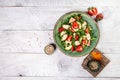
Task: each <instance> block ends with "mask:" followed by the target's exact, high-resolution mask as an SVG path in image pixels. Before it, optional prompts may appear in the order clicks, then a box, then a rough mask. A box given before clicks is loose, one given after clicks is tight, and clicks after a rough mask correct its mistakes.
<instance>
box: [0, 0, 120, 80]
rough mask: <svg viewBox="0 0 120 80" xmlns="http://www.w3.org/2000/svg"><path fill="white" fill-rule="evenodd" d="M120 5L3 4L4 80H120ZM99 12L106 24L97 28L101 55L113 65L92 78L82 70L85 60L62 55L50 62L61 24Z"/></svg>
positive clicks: (87, 1) (19, 0)
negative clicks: (72, 14) (75, 14)
mask: <svg viewBox="0 0 120 80" xmlns="http://www.w3.org/2000/svg"><path fill="white" fill-rule="evenodd" d="M119 3H120V1H119V0H0V80H120V6H119ZM89 6H96V7H97V8H98V10H99V12H101V13H103V15H104V20H102V21H101V22H99V23H98V25H99V28H100V41H99V43H98V45H97V49H99V50H100V51H102V52H104V55H105V56H106V57H108V58H109V59H110V61H111V62H110V63H109V64H108V65H107V66H106V67H105V68H104V70H103V71H102V72H101V73H100V74H99V75H98V76H97V78H93V77H92V76H91V75H90V74H89V73H88V72H87V71H86V70H84V69H83V68H82V67H81V63H82V61H83V59H84V58H85V57H86V56H84V57H80V58H72V57H68V56H66V55H64V54H63V53H61V52H60V51H59V50H58V49H57V50H56V51H55V53H54V54H53V55H51V56H48V55H46V54H45V53H44V47H45V45H47V44H49V43H51V42H54V41H53V36H52V35H53V28H54V24H55V23H56V21H57V19H58V18H59V17H60V16H61V15H63V14H65V13H66V12H69V11H73V10H74V11H75V10H79V11H86V10H87V8H88V7H89Z"/></svg>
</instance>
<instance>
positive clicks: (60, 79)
mask: <svg viewBox="0 0 120 80" xmlns="http://www.w3.org/2000/svg"><path fill="white" fill-rule="evenodd" d="M119 79H120V78H71V77H70V78H69V77H67V78H66V77H21V78H20V77H1V78H0V80H119Z"/></svg>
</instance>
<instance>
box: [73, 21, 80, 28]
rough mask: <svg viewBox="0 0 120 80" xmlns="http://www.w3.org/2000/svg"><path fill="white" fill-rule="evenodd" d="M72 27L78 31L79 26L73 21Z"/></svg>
mask: <svg viewBox="0 0 120 80" xmlns="http://www.w3.org/2000/svg"><path fill="white" fill-rule="evenodd" d="M72 27H73V28H74V29H78V28H79V24H78V23H77V22H76V21H75V22H73V24H72Z"/></svg>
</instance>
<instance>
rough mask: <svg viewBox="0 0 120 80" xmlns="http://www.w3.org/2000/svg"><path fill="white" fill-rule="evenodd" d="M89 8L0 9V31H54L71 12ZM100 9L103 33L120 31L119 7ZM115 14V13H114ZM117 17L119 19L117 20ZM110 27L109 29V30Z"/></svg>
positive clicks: (100, 24)
mask: <svg viewBox="0 0 120 80" xmlns="http://www.w3.org/2000/svg"><path fill="white" fill-rule="evenodd" d="M87 8H88V7H81V6H80V7H75V6H70V7H64V6H63V7H49V8H48V7H0V30H52V29H53V28H54V25H55V23H56V21H57V20H58V19H59V17H60V16H62V15H63V14H65V13H67V12H70V11H86V10H87ZM117 8H118V9H116V7H102V6H100V7H98V10H99V12H101V13H103V15H104V20H103V21H101V22H100V23H99V24H98V25H99V27H100V30H101V31H102V32H103V31H104V32H105V31H107V30H112V29H113V30H115V31H116V30H119V31H120V29H119V19H120V17H119V12H120V9H119V7H117ZM113 12H114V13H113ZM116 16H117V17H118V18H117V19H116ZM108 27H109V28H108Z"/></svg>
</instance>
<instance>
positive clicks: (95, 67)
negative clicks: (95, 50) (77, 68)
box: [87, 60, 101, 72]
mask: <svg viewBox="0 0 120 80" xmlns="http://www.w3.org/2000/svg"><path fill="white" fill-rule="evenodd" d="M87 66H88V68H89V69H90V71H93V72H97V71H99V69H100V67H101V65H100V62H99V61H97V60H90V61H88V63H87Z"/></svg>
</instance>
